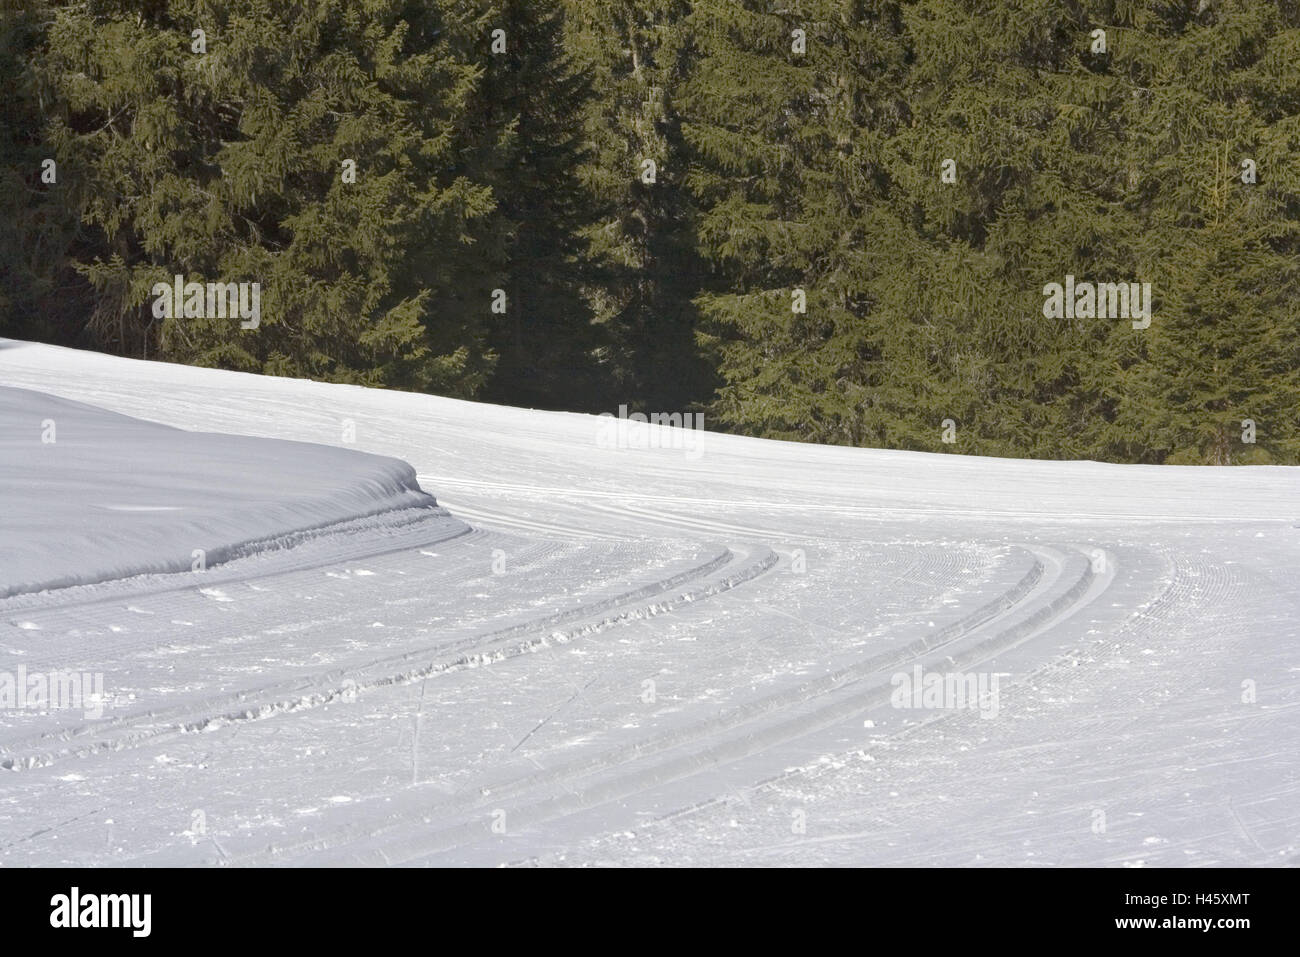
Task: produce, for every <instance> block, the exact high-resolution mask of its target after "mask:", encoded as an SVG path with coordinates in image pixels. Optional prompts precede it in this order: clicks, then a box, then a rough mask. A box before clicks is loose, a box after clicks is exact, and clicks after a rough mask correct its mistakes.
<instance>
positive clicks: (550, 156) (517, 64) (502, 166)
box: [469, 0, 599, 409]
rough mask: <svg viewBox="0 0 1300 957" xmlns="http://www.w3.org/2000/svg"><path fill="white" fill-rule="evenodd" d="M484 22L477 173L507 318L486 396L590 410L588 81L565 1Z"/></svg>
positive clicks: (511, 0)
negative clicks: (490, 214) (568, 35)
mask: <svg viewBox="0 0 1300 957" xmlns="http://www.w3.org/2000/svg"><path fill="white" fill-rule="evenodd" d="M485 22H486V25H487V26H488V30H486V31H485V32H484V34H483V36H482V38H481V40H480V42H479V43H478V44H477V49H476V55H478V56H480V57H481V58H482V62H483V64H484V66H483V79H482V82H481V84H480V85H479V88H478V90H477V92H476V95H475V97H474V105H473V108H472V110H471V115H470V118H469V120H470V123H471V125H472V127H474V128H476V129H478V130H479V131H480V135H481V137H482V139H483V144H484V146H485V147H486V151H485V152H484V153H483V154H481V155H480V156H479V157H478V158H477V160H476V163H475V171H476V174H477V175H479V176H482V177H483V178H484V181H485V182H487V183H488V184H489V185H490V186H491V187H492V189H493V196H494V198H495V202H496V209H495V213H494V221H495V222H496V223H497V227H498V233H497V234H498V235H499V236H500V238H501V245H500V247H499V248H498V249H496V250H495V252H494V259H495V261H496V262H497V269H498V273H497V276H496V282H495V283H494V287H493V288H496V289H500V290H502V291H503V292H504V293H505V300H504V308H505V312H504V314H501V313H495V314H493V316H492V320H493V324H492V331H491V335H490V340H489V341H490V342H491V344H492V346H493V348H494V350H495V351H496V352H497V353H498V354H499V356H500V363H499V365H498V367H497V370H496V373H495V376H494V378H493V380H492V381H491V383H490V384H489V386H488V389H487V391H486V392H485V397H486V398H489V399H492V400H495V401H501V402H516V403H519V404H526V405H537V406H543V407H547V408H568V409H574V408H590V407H592V393H593V391H594V390H595V388H596V375H597V372H596V352H597V349H598V346H599V339H598V335H597V331H596V330H595V328H594V327H593V322H592V315H591V312H590V309H589V308H588V306H587V302H586V300H585V298H584V296H583V293H582V290H583V288H584V285H585V283H587V282H588V281H589V276H590V272H589V257H588V255H587V249H586V244H585V243H584V242H583V239H582V233H583V231H584V229H586V228H587V227H588V225H589V224H590V223H591V222H592V221H593V218H594V216H595V210H594V209H593V204H592V202H591V198H590V196H589V193H588V191H587V189H586V187H585V186H584V184H583V183H582V181H581V179H580V175H579V172H580V169H581V167H582V164H583V163H584V162H585V160H586V148H585V146H584V145H583V141H582V117H583V110H584V109H585V108H586V105H587V102H588V99H589V97H590V96H591V89H590V82H589V78H588V75H587V74H586V72H585V71H584V70H583V69H582V68H581V67H580V66H579V65H578V64H575V63H574V62H572V61H571V58H570V55H569V53H568V50H567V48H566V44H565V23H564V9H563V7H562V6H561V5H560V3H559V2H558V0H504V2H497V3H493V4H491V5H490V10H489V12H488V13H487V14H486V15H485ZM496 31H500V32H499V33H498V32H496Z"/></svg>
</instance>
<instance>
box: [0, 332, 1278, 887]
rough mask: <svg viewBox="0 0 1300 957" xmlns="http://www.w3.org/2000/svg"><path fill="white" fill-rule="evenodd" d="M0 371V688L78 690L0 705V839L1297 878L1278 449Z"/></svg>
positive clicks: (432, 856) (228, 378) (86, 366)
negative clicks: (1003, 450) (1079, 449)
mask: <svg viewBox="0 0 1300 957" xmlns="http://www.w3.org/2000/svg"><path fill="white" fill-rule="evenodd" d="M0 386H3V387H9V388H0V422H3V424H4V432H3V434H2V435H0V455H2V456H3V458H0V490H2V491H3V493H4V501H5V513H4V515H5V517H4V519H3V522H2V524H0V535H2V536H3V538H0V595H8V596H9V597H6V598H4V599H2V600H0V685H2V684H3V678H4V675H5V674H6V673H9V674H14V673H16V672H17V671H18V669H19V668H22V669H24V673H25V674H36V673H51V672H55V671H58V670H60V669H63V670H68V669H71V670H75V671H77V672H79V673H84V674H100V675H102V677H103V690H102V694H101V695H99V697H98V698H97V699H96V701H95V702H93V703H94V704H96V705H97V706H98V705H102V715H95V714H91V713H88V712H89V711H90V710H95V709H86V708H82V709H57V708H40V707H27V708H9V709H7V710H6V709H4V708H0V768H3V770H0V863H4V864H110V863H128V864H176V863H182V864H214V865H227V864H235V865H239V864H336V863H345V864H346V863H363V864H430V863H437V864H447V863H451V864H499V863H536V864H543V865H557V864H562V865H571V864H588V863H613V864H627V863H652V864H790V863H803V864H820V863H827V864H882V865H890V864H956V865H1005V864H1029V865H1046V866H1050V865H1079V864H1083V865H1115V866H1121V865H1122V866H1144V865H1197V866H1204V865H1212V864H1250V865H1268V864H1294V863H1297V862H1298V861H1300V833H1298V832H1300V767H1298V762H1297V761H1296V755H1297V753H1300V724H1298V720H1297V719H1298V718H1300V653H1298V652H1297V648H1300V590H1298V589H1297V587H1296V577H1295V568H1296V567H1297V563H1298V560H1300V470H1297V469H1287V468H1238V469H1208V468H1172V467H1160V468H1155V467H1131V466H1112V465H1104V464H1098V463H1088V462H1076V463H1064V462H1033V461H1018V460H999V459H987V458H974V457H963V456H956V455H952V456H945V455H922V454H914V453H899V452H884V451H873V450H858V449H844V448H823V447H814V446H806V445H798V444H793V443H778V442H766V441H760V440H754V439H746V438H742V437H735V436H723V435H717V434H713V433H698V432H693V431H690V432H688V431H684V430H671V429H645V428H643V429H641V430H639V431H636V432H635V433H633V434H631V435H629V434H628V433H627V432H626V431H625V432H623V433H622V438H623V439H630V440H631V442H630V444H633V445H638V446H644V445H646V444H647V442H650V443H652V444H655V445H658V446H660V447H657V448H645V447H632V448H629V447H618V446H619V445H620V443H619V442H617V441H615V442H614V443H613V445H614V447H611V441H610V440H611V438H614V439H617V438H618V437H619V433H618V432H616V431H613V430H612V424H611V421H610V420H608V419H602V418H598V417H594V416H579V415H567V414H559V413H545V412H533V411H527V410H518V409H507V408H501V407H494V406H487V405H481V404H475V403H467V402H458V401H454V400H448V399H440V398H435V397H429V396H419V395H410V394H403V393H393V392H382V391H376V390H367V389H362V388H357V387H347V386H334V385H327V384H321V383H313V382H307V381H298V380H283V379H273V378H268V377H260V376H251V375H243V374H237V373H228V372H221V371H216V370H204V369H194V368H186V367H181V366H171V365H166V364H159V363H147V362H136V361H130V360H123V359H116V358H112V357H108V356H103V355H98V354H94V353H83V352H77V351H71V350H64V349H56V348H53V347H48V346H41V345H34V344H28V343H17V342H10V341H4V340H0ZM18 390H33V391H26V392H24V391H18ZM56 397H57V398H56ZM75 403H87V404H88V405H77V404H75ZM611 411H612V410H611ZM114 413H116V414H114ZM123 416H135V417H137V418H136V419H128V418H123ZM46 419H53V420H55V423H56V426H57V441H56V442H55V443H54V444H53V445H48V444H47V445H43V444H42V443H41V441H40V440H41V432H42V428H43V425H42V423H43V421H44V420H46ZM139 420H148V421H147V422H146V421H139ZM153 423H161V425H159V424H153ZM163 426H170V427H172V428H164V427H163ZM177 429H184V430H191V431H188V432H183V431H176V430H177ZM214 433H226V434H214ZM253 437H256V438H253ZM65 443H66V444H65ZM301 443H311V444H301ZM621 444H623V445H626V444H629V443H628V442H624V443H621ZM361 453H371V454H370V455H364V454H361ZM56 456H57V457H56ZM385 456H386V457H389V458H383V457H385ZM395 460H400V461H395ZM403 463H410V465H411V466H413V471H414V472H415V473H416V474H417V475H418V480H419V486H420V487H422V488H423V490H424V491H423V492H421V491H420V490H419V489H418V488H417V487H416V485H415V484H414V480H413V477H412V474H411V470H409V469H407V468H406V466H405V465H404V464H403ZM425 493H428V494H429V495H432V496H436V497H437V500H438V504H440V505H441V506H443V507H442V508H439V507H436V506H435V505H434V503H433V501H432V499H431V498H429V497H428V496H427V495H426V494H425ZM111 506H116V507H111ZM444 509H445V511H444ZM446 512H450V513H451V516H450V517H449V516H448V515H447V514H446ZM239 545H243V546H244V547H238V548H237V547H233V546H239ZM194 548H204V549H210V551H209V557H208V566H207V567H206V568H205V569H202V570H200V571H191V570H190V569H191V557H190V556H191V551H192V549H194ZM212 552H216V553H217V554H218V555H219V560H214V559H213V558H212V557H211V555H212ZM143 571H148V572H151V573H152V574H144V575H140V574H138V573H139V572H143ZM128 572H129V573H131V574H133V575H135V577H130V578H121V577H120V576H121V575H123V574H125V573H128ZM163 572H170V573H166V574H165V573H163ZM110 578H111V579H113V580H108V579H110ZM71 583H80V584H76V586H75V587H62V588H56V589H52V590H49V591H46V592H44V593H39V592H35V591H33V590H32V589H33V588H36V587H39V586H41V585H54V584H71ZM15 592H21V593H15ZM915 668H920V669H922V670H923V671H924V672H930V673H932V672H940V673H945V674H951V673H954V672H960V673H963V674H969V675H983V676H985V677H987V676H989V675H992V674H997V675H1002V676H1004V677H1003V678H1002V679H1001V681H1002V684H1001V690H1000V696H999V698H998V699H997V701H996V704H997V707H996V710H995V712H990V711H989V709H988V708H987V707H984V708H983V709H981V708H969V707H956V706H953V705H952V704H951V703H947V704H944V703H942V702H940V703H939V705H938V706H927V707H922V708H909V707H898V706H896V705H897V704H898V702H897V701H896V700H891V692H892V691H893V690H894V684H895V681H896V678H897V677H898V676H900V675H907V674H912V673H913V669H915ZM988 703H989V702H988V700H987V699H984V700H983V704H984V705H987V704H988Z"/></svg>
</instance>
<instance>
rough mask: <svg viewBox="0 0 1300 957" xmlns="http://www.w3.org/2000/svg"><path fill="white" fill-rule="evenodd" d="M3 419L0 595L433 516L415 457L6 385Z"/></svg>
mask: <svg viewBox="0 0 1300 957" xmlns="http://www.w3.org/2000/svg"><path fill="white" fill-rule="evenodd" d="M0 423H2V424H3V431H2V432H0V496H2V497H3V499H4V502H5V512H6V515H5V538H4V541H3V542H2V543H0V597H9V596H11V595H14V594H19V593H22V592H32V591H41V590H43V589H49V588H63V587H67V586H69V585H84V584H90V583H94V582H100V581H108V580H112V579H118V578H125V577H128V576H132V575H141V574H146V573H163V572H178V571H189V570H190V569H191V567H192V566H193V565H194V564H195V562H196V560H198V559H199V558H201V559H202V562H203V563H204V564H208V565H212V564H218V563H220V562H222V561H226V560H228V559H229V557H230V556H232V555H234V554H238V553H240V552H241V551H246V552H251V551H255V550H257V549H265V548H267V547H269V546H270V545H271V544H272V543H273V542H275V540H277V539H283V538H285V537H286V536H287V535H289V534H290V533H302V532H304V531H306V530H309V529H322V528H324V527H326V526H328V525H332V524H335V523H337V522H340V521H343V520H346V519H355V518H358V517H362V516H373V515H378V514H381V513H385V512H393V511H396V510H400V509H414V508H436V507H437V502H436V501H435V500H434V499H433V497H432V496H430V495H427V494H426V493H424V492H422V491H421V490H420V487H419V484H418V483H417V482H416V480H415V471H414V470H413V469H412V468H411V467H410V466H409V465H407V464H406V463H405V462H401V461H398V460H396V459H389V458H380V457H378V456H373V455H365V454H362V453H359V452H354V451H349V450H345V449H336V448H329V447H327V446H323V445H309V444H306V443H301V442H285V441H282V440H275V439H256V438H245V437H241V436H232V435H217V434H211V433H194V432H184V431H180V430H178V429H176V428H172V427H169V426H164V425H158V424H156V423H153V422H145V421H141V420H140V419H135V418H130V417H128V416H124V415H120V414H117V413H114V412H107V411H104V410H102V409H98V408H95V407H93V406H90V405H86V404H84V403H81V402H75V401H69V400H67V399H63V398H58V397H56V396H53V395H48V394H44V393H40V392H33V391H30V390H27V389H15V388H5V387H0ZM196 550H198V551H199V552H200V553H201V555H199V556H196V555H195V551H196Z"/></svg>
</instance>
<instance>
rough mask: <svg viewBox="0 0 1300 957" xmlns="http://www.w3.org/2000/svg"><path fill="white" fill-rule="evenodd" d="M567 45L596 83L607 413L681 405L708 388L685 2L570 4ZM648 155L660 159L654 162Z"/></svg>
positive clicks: (594, 282)
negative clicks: (689, 177)
mask: <svg viewBox="0 0 1300 957" xmlns="http://www.w3.org/2000/svg"><path fill="white" fill-rule="evenodd" d="M566 6H567V8H568V30H567V42H568V43H569V44H570V45H571V47H572V48H573V50H574V57H575V59H576V60H577V61H578V62H580V63H581V64H582V65H583V67H584V69H585V70H586V71H587V72H588V73H589V75H590V76H591V79H592V85H593V89H594V91H595V93H594V95H593V96H592V97H591V98H590V99H589V101H588V104H587V108H586V111H585V114H584V135H585V137H586V139H587V142H588V143H589V144H590V146H591V155H590V156H589V157H588V159H587V161H586V162H585V163H584V164H583V166H582V168H581V170H580V175H581V177H582V180H583V183H584V185H585V186H586V189H587V191H588V195H589V196H590V201H591V203H592V205H593V208H595V209H596V210H597V211H598V212H599V218H598V219H597V221H596V222H594V223H593V224H591V225H590V226H589V227H588V228H587V229H586V230H585V231H584V233H583V236H584V239H585V240H586V242H587V244H588V250H589V253H588V254H589V257H590V260H591V262H592V264H593V266H594V267H595V269H594V271H593V272H592V274H591V276H590V281H589V282H588V284H587V290H586V291H587V299H588V301H589V302H590V303H591V308H592V312H593V315H594V320H595V322H596V323H597V325H598V327H599V328H600V329H601V330H602V339H601V351H600V354H599V358H600V372H601V377H602V382H601V386H600V389H599V399H600V403H601V406H602V407H603V408H605V409H609V408H612V407H613V406H614V405H616V404H620V403H627V404H629V405H630V406H631V407H633V408H643V409H649V410H675V409H684V408H688V407H691V406H693V405H695V404H696V403H697V402H699V401H701V400H703V399H705V398H707V397H708V395H709V393H710V392H711V391H712V386H713V381H712V374H711V372H710V369H709V366H708V364H707V362H706V360H705V359H704V358H703V357H702V356H701V355H700V353H699V350H698V348H697V346H696V341H695V330H696V325H697V321H698V317H697V310H696V308H695V305H694V303H693V299H694V297H695V296H696V295H697V293H698V291H699V289H700V286H701V284H702V283H703V282H704V281H705V277H704V276H703V274H702V269H701V263H700V259H699V256H698V255H697V253H696V250H695V240H694V210H693V207H692V203H691V197H690V194H689V192H688V190H687V188H686V172H687V158H686V152H685V148H684V143H683V141H682V136H681V130H680V124H679V122H678V116H677V109H676V103H675V100H676V97H677V96H678V95H679V93H680V92H681V85H682V82H683V80H684V79H685V75H686V71H687V68H688V62H689V57H690V54H691V49H690V45H689V42H688V39H687V35H686V32H685V22H686V15H687V13H688V12H689V8H690V5H689V4H688V3H686V2H685V0H642V2H633V0H568V2H567V3H566ZM647 163H653V164H654V165H653V169H651V168H650V167H648V166H647V165H646V164H647ZM651 180H653V181H651Z"/></svg>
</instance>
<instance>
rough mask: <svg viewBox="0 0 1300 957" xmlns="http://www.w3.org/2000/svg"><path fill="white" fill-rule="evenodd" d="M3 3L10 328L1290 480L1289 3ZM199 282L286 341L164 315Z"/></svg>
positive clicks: (1293, 347)
mask: <svg viewBox="0 0 1300 957" xmlns="http://www.w3.org/2000/svg"><path fill="white" fill-rule="evenodd" d="M0 3H3V7H2V8H0V9H3V15H2V19H0V84H2V86H3V91H4V95H3V98H2V99H0V223H2V224H3V232H0V335H7V336H12V337H18V338H29V339H39V340H43V341H49V342H56V343H62V344H69V345H77V346H82V347H90V348H94V349H99V350H103V351H106V352H112V353H117V354H121V355H128V356H136V357H146V358H151V359H164V360H170V361H175V362H184V363H190V364H195V365H203V366H218V367H222V368H229V369H238V370H245V371H250V372H263V373H269V374H274V375H289V376H303V377H311V378H315V379H325V380H332V381H339V382H353V383H362V384H366V385H372V386H383V387H389V388H398V389H410V390H417V391H428V392H433V393H438V394H442V395H451V396H459V397H465V398H479V399H484V400H490V401H495V402H503V403H508V404H513V405H525V406H539V407H547V408H560V409H572V410H582V411H598V412H599V411H613V410H615V409H616V408H617V407H618V405H620V404H624V403H626V404H627V405H629V406H630V407H631V408H632V409H633V410H640V411H647V412H648V411H690V410H703V411H704V412H705V415H706V422H707V423H708V424H709V426H710V427H712V428H718V427H722V428H726V429H729V430H732V431H735V432H741V433H746V434H752V435H761V436H769V437H776V438H790V439H800V440H808V441H816V442H824V443H837V444H853V445H865V446H879V447H889V448H905V449H921V450H929V451H959V452H968V453H979V454H990V455H1009V456H1034V457H1040V458H1099V459H1107V460H1113V461H1132V462H1154V463H1160V462H1169V463H1184V464H1190V463H1218V464H1225V463H1269V462H1273V463H1288V464H1293V463H1296V462H1300V0H1296V2H1292V0H1276V2H1268V0H1170V2H1153V0H1078V2H1071V0H879V2H852V0H764V2H750V0H744V2H722V0H711V2H697V3H687V2H678V0H521V2H510V0H503V2H487V0H300V2H294V0H225V2H219V0H143V2H122V0H82V2H76V3H72V2H67V3H64V2H49V3H40V2H35V3H21V4H20V3H15V2H14V0H0ZM196 30H202V31H203V34H202V36H201V38H200V37H196V35H195V33H194V31H196ZM495 31H504V32H503V33H497V32H495ZM1097 31H1102V32H1101V33H1098V32H1097ZM200 39H201V40H202V42H200ZM494 45H495V50H494ZM196 46H197V47H199V49H198V50H196ZM47 160H53V161H54V164H55V165H54V166H53V171H52V172H53V176H52V178H53V182H49V181H47V180H49V179H50V178H51V172H50V167H49V165H48V164H47V163H46V161H47ZM345 160H353V161H355V165H356V178H355V182H345V178H344V176H343V174H342V170H343V164H344V161H345ZM947 160H951V161H952V162H951V163H950V164H947V166H946V167H945V161H947ZM650 164H653V171H651V169H650ZM945 168H946V169H947V170H948V172H949V175H948V176H947V177H945V176H944V170H945ZM946 180H947V181H946ZM176 273H180V274H183V275H185V277H186V278H187V279H190V280H194V281H201V282H207V281H258V282H260V283H261V286H262V296H263V299H262V320H261V326H260V327H259V328H258V329H256V330H243V329H241V328H240V327H239V323H238V322H237V321H231V320H227V319H199V318H190V319H156V318H155V317H154V315H153V310H152V308H151V305H152V299H151V296H150V291H151V288H152V286H153V284H154V283H155V282H158V281H160V280H162V281H170V279H171V277H172V276H173V275H174V274H176ZM1067 274H1071V275H1074V276H1075V277H1077V278H1078V279H1080V280H1085V279H1086V280H1092V281H1107V282H1149V283H1151V286H1152V291H1153V298H1154V315H1153V321H1152V323H1151V325H1150V327H1149V328H1147V329H1141V330H1139V329H1134V328H1132V325H1131V323H1130V322H1128V321H1127V320H1122V319H1047V318H1044V315H1043V299H1044V297H1043V287H1044V285H1045V284H1046V283H1050V282H1064V279H1065V276H1066V275H1067ZM495 290H501V291H502V292H504V304H505V308H504V312H501V311H493V303H494V302H497V303H498V304H499V303H500V302H501V299H500V296H499V295H497V296H495V297H494V291H495ZM796 290H802V295H803V296H804V297H805V299H806V311H803V312H796V311H795V310H794V306H795V304H796V302H797V294H796ZM945 419H950V420H952V422H953V423H954V424H955V427H956V429H955V437H956V441H955V442H954V443H952V444H945V443H944V442H943V438H942V437H943V431H944V430H943V426H942V423H943V421H944V420H945ZM1245 420H1250V421H1251V422H1253V423H1254V427H1255V430H1256V434H1255V437H1256V441H1255V442H1253V443H1251V442H1249V441H1245V440H1244V439H1243V434H1244V433H1245V431H1246V430H1245V427H1244V426H1243V422H1244V421H1245ZM950 437H951V433H950Z"/></svg>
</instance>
